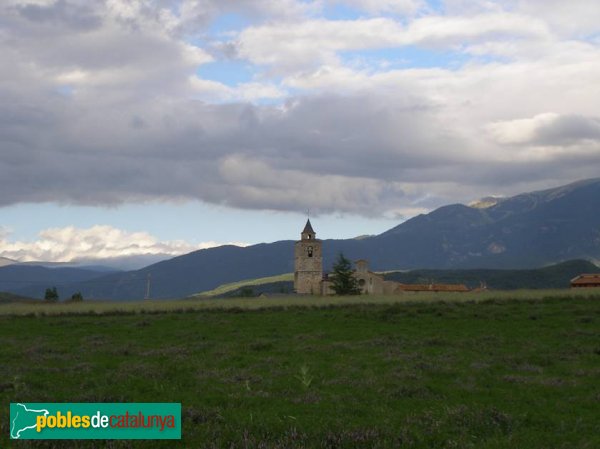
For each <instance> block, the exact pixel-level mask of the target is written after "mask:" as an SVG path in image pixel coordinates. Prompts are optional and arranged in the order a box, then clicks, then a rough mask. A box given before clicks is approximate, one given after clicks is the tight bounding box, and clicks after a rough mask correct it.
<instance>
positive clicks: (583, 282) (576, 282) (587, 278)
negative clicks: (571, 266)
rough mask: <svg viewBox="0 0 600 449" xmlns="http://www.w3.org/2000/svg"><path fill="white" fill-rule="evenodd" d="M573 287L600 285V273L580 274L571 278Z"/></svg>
mask: <svg viewBox="0 0 600 449" xmlns="http://www.w3.org/2000/svg"><path fill="white" fill-rule="evenodd" d="M571 286H572V287H600V274H599V273H596V274H580V275H579V276H577V277H574V278H573V279H571Z"/></svg>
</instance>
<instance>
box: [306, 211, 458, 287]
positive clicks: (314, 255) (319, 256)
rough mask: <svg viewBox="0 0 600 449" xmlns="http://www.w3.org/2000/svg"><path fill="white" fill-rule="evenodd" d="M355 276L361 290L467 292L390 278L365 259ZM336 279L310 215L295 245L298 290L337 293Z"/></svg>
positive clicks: (356, 265) (361, 260)
mask: <svg viewBox="0 0 600 449" xmlns="http://www.w3.org/2000/svg"><path fill="white" fill-rule="evenodd" d="M354 265H355V270H354V277H355V278H356V280H357V281H358V286H359V287H360V290H361V294H363V295H369V294H376V295H385V294H401V293H405V292H415V293H417V292H425V291H430V292H467V291H469V289H468V288H467V287H466V286H465V285H463V284H433V283H431V284H402V283H400V282H395V281H386V280H384V278H383V275H381V274H378V273H374V272H372V271H370V270H369V263H368V262H367V261H366V260H365V259H360V260H357V261H355V262H354ZM331 286H332V281H331V279H330V278H329V276H328V275H327V274H324V273H323V242H322V241H321V240H319V239H317V233H316V232H315V231H314V229H313V227H312V224H311V223H310V219H308V220H307V221H306V225H305V226H304V229H303V230H302V232H301V233H300V240H298V241H297V242H296V243H295V245H294V291H295V292H296V293H298V294H300V295H322V296H326V295H333V294H335V292H334V291H333V289H332V288H331Z"/></svg>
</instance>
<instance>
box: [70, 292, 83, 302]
mask: <svg viewBox="0 0 600 449" xmlns="http://www.w3.org/2000/svg"><path fill="white" fill-rule="evenodd" d="M70 301H71V302H79V301H83V295H82V294H81V292H76V293H73V294H72V295H71V299H70Z"/></svg>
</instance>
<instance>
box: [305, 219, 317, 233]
mask: <svg viewBox="0 0 600 449" xmlns="http://www.w3.org/2000/svg"><path fill="white" fill-rule="evenodd" d="M302 234H315V231H313V228H312V225H311V224H310V218H309V219H308V220H306V226H304V231H302Z"/></svg>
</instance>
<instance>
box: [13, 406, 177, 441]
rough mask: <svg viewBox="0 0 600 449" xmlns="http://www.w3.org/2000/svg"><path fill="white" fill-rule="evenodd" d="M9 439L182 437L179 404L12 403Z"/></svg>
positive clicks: (155, 438) (150, 438) (152, 438)
mask: <svg viewBox="0 0 600 449" xmlns="http://www.w3.org/2000/svg"><path fill="white" fill-rule="evenodd" d="M10 438H11V439H21V440H27V439H35V440H46V439H48V440H50V439H52V440H67V439H69V440H70V439H120V440H125V439H147V440H158V439H160V440H164V439H169V440H170V439H181V404H180V403H162V402H159V403H150V402H137V403H125V404H124V403H11V404H10Z"/></svg>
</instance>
